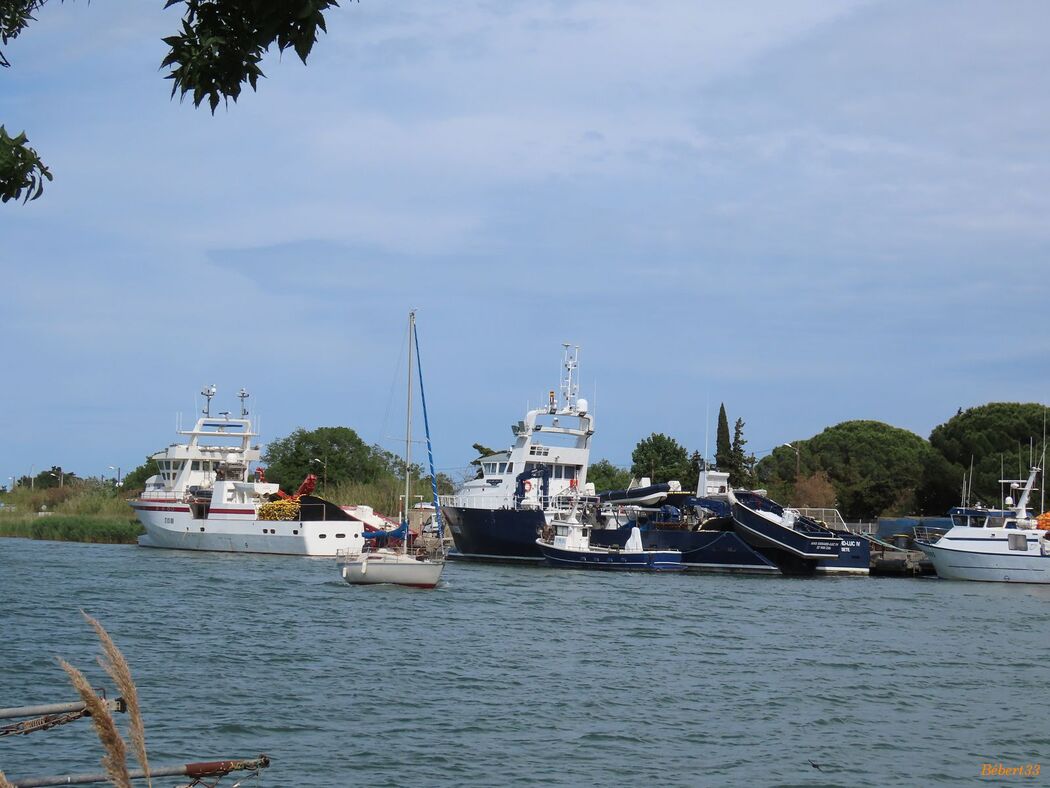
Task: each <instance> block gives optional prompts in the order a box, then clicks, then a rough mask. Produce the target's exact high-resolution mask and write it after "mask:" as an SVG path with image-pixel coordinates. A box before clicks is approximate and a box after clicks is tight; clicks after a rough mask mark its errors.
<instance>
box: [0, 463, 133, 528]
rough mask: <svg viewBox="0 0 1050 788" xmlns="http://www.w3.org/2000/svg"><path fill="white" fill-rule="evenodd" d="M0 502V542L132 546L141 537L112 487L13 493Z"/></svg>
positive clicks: (81, 485) (80, 484) (82, 484)
mask: <svg viewBox="0 0 1050 788" xmlns="http://www.w3.org/2000/svg"><path fill="white" fill-rule="evenodd" d="M0 502H2V503H3V508H0V537H22V538H25V539H41V540H49V541H56V542H94V543H100V544H135V543H137V542H138V538H139V536H140V535H141V534H143V533H145V531H144V530H143V529H142V525H141V524H140V523H139V521H138V520H137V519H136V518H135V513H134V512H133V511H132V510H131V507H130V506H128V504H127V501H126V500H125V493H124V491H123V490H121V489H119V488H115V487H113V486H112V485H105V484H92V483H89V482H86V481H84V480H80V479H77V480H75V481H74V482H73V483H71V484H68V485H64V486H62V487H52V488H49V489H26V488H18V489H16V490H13V491H12V492H9V493H6V494H4V495H3V496H0Z"/></svg>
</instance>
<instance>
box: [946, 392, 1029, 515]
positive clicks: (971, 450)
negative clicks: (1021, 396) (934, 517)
mask: <svg viewBox="0 0 1050 788" xmlns="http://www.w3.org/2000/svg"><path fill="white" fill-rule="evenodd" d="M1045 415H1046V408H1045V407H1044V406H1042V405H1039V404H1037V403H1034V402H1033V403H1021V402H989V403H988V404H987V405H981V406H979V407H976V408H969V409H967V410H964V411H962V412H961V413H957V414H955V416H953V417H952V418H950V419H949V420H948V421H946V422H945V423H944V424H941V425H938V426H937V427H934V429H933V432H931V433H930V444H931V445H932V446H933V448H935V449H936V450H937V451H938V452H940V454H941V455H942V456H943V457H944V459H945V460H946V461H947V462H948V463H950V464H951V466H952V467H953V468H954V470H955V485H954V488H953V490H952V492H953V493H954V497H955V499H956V500H957V499H958V497H959V491H960V490H961V488H962V485H961V482H962V475H963V473H969V469H970V463H971V461H972V462H973V479H972V480H971V483H970V488H971V490H972V491H973V496H972V498H971V501H975V500H977V499H980V500H982V501H983V502H985V503H989V504H991V503H995V504H996V505H998V503H999V496H1000V489H999V488H1000V485H999V479H1006V478H1014V476H1015V475H1017V478H1021V479H1023V478H1026V477H1027V475H1028V472H1027V469H1028V463H1029V460H1030V459H1031V460H1032V461H1034V462H1035V464H1037V465H1039V464H1040V463H1041V462H1042V454H1043V451H1042V446H1041V442H1042V436H1043V419H1044V417H1045ZM1033 439H1034V446H1033V444H1032V443H1031V442H1032V441H1033ZM1030 447H1031V449H1030ZM1030 455H1034V457H1031V456H1030ZM942 472H943V469H942ZM1003 473H1005V476H1003V475H1001V474H1003ZM931 474H936V470H934V469H931ZM1033 503H1038V501H1035V502H1033Z"/></svg>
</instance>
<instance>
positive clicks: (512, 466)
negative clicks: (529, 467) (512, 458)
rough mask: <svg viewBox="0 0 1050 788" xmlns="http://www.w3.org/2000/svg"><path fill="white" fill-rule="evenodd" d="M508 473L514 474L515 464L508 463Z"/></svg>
mask: <svg viewBox="0 0 1050 788" xmlns="http://www.w3.org/2000/svg"><path fill="white" fill-rule="evenodd" d="M507 473H514V463H512V462H508V463H507Z"/></svg>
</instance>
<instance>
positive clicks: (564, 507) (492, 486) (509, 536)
mask: <svg viewBox="0 0 1050 788" xmlns="http://www.w3.org/2000/svg"><path fill="white" fill-rule="evenodd" d="M578 358H579V349H578V348H577V349H576V350H575V352H569V346H568V345H566V346H565V353H564V358H563V362H562V363H563V375H562V379H561V382H560V390H561V395H560V397H555V392H554V391H551V392H549V395H548V398H547V403H546V405H545V406H544V407H541V408H535V409H533V410H530V411H529V412H528V413H526V414H525V418H524V419H523V420H521V421H519V422H518V423H517V424H514V425H513V426H512V427H511V431H512V432H513V433H514V445H513V446H511V447H510V448H509V449H508V450H506V451H502V452H498V453H497V454H492V455H489V456H486V457H481V458H479V463H480V472H479V474H478V476H477V478H475V479H472V480H470V481H469V482H467V483H466V484H465V485H463V487H462V488H461V489H460V490H459V491H458V492H457V493H456V494H455V495H452V496H444V497H442V499H441V513H442V515H443V516H444V520H445V522H446V523H447V524H448V527H449V530H450V531H451V532H452V539H453V541H454V542H455V545H456V547H455V550H453V551H452V552H451V553H449V558H457V559H476V560H485V561H510V562H520V561H526V562H527V561H532V562H537V563H538V562H540V561H542V560H543V554H542V553H541V552H540V550H539V547H538V546H537V544H536V539H537V538H538V537H539V536H540V534H541V533H542V531H543V528H544V527H545V526H546V525H547V524H548V523H550V522H553V521H554V520H555V519H559V518H561V519H564V518H566V517H567V516H568V514H569V512H570V511H571V510H572V508H573V507H574V506H578V505H581V503H584V502H587V501H588V500H590V499H588V498H587V497H586V495H581V494H582V493H585V492H591V493H593V488H591V489H590V490H588V489H587V464H588V460H589V456H590V447H591V438H592V436H593V435H594V416H592V415H591V413H590V412H589V410H588V404H587V400H585V399H582V398H577V393H578V390H579V383H578V380H577V379H576V377H575V372H576V368H577V365H578ZM593 502H597V499H596V498H595V499H593Z"/></svg>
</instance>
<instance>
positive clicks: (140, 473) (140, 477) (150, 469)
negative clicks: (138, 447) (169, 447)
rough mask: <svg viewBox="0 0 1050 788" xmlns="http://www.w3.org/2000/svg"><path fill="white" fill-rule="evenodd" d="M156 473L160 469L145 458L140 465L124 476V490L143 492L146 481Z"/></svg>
mask: <svg viewBox="0 0 1050 788" xmlns="http://www.w3.org/2000/svg"><path fill="white" fill-rule="evenodd" d="M158 473H160V468H158V467H157V461H156V460H152V459H150V458H149V457H147V458H146V461H145V462H144V463H142V465H140V466H139V467H137V468H135V469H133V470H130V471H128V472H127V473H126V474H124V490H125V491H130V490H144V489H145V488H146V480H147V479H148V478H149V477H150V476H154V475H156V474H158Z"/></svg>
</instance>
